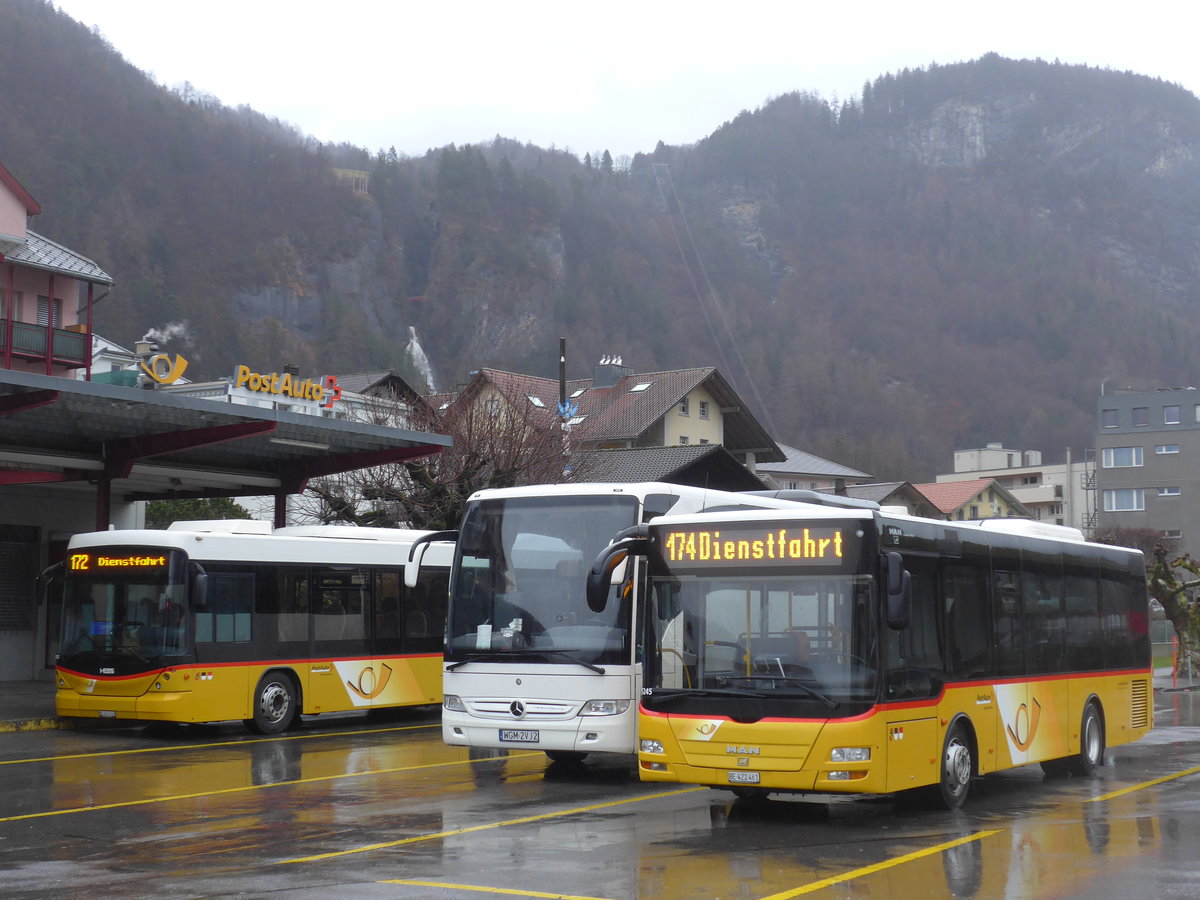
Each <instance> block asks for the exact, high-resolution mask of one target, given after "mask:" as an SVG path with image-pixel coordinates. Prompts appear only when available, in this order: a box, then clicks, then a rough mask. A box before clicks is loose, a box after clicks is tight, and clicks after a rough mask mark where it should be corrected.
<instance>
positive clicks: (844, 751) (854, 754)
mask: <svg viewBox="0 0 1200 900" xmlns="http://www.w3.org/2000/svg"><path fill="white" fill-rule="evenodd" d="M870 760H871V748H870V747H834V748H833V752H832V753H830V754H829V761H830V762H870Z"/></svg>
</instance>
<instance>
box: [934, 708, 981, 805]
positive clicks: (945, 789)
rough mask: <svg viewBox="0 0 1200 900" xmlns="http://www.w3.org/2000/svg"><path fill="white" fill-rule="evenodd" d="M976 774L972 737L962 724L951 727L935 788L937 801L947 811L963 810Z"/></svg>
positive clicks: (947, 735) (947, 734) (943, 749)
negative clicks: (972, 778) (973, 776)
mask: <svg viewBox="0 0 1200 900" xmlns="http://www.w3.org/2000/svg"><path fill="white" fill-rule="evenodd" d="M974 773H975V761H974V758H973V756H972V750H971V736H970V734H969V733H968V732H967V729H966V728H965V727H963V725H962V724H961V723H956V724H954V725H952V726H951V727H950V731H949V732H947V733H946V743H945V745H944V746H943V748H942V765H941V775H940V778H939V781H938V784H937V785H936V787H935V788H934V790H936V791H937V794H936V795H935V796H936V799H938V800H939V801H940V803H941V805H942V806H944V807H945V808H946V809H961V808H962V805H963V804H964V803H966V802H967V792H968V791H970V789H971V776H972V775H973V774H974Z"/></svg>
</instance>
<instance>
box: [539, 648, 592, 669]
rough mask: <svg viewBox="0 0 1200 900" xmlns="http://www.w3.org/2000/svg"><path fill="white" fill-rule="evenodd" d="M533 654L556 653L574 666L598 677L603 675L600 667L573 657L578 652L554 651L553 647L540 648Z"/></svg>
mask: <svg viewBox="0 0 1200 900" xmlns="http://www.w3.org/2000/svg"><path fill="white" fill-rule="evenodd" d="M533 652H534V653H556V654H558V655H559V656H561V657H562V658H563V659H565V660H567V661H568V662H573V663H575V665H577V666H583V667H584V668H585V669H591V670H592V671H593V672H595V673H596V674H598V675H603V674H604V669H603V668H602V667H601V666H597V665H595V664H594V663H590V662H585V661H584V660H582V659H580V658H579V657H578V656H575V655H574V654H576V653H578V652H579V651H578V650H556V649H554V648H553V647H547V648H541V649H538V650H535V651H533Z"/></svg>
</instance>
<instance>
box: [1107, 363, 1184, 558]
mask: <svg viewBox="0 0 1200 900" xmlns="http://www.w3.org/2000/svg"><path fill="white" fill-rule="evenodd" d="M1096 414H1097V429H1096V495H1097V500H1098V509H1099V521H1098V525H1099V527H1100V528H1105V529H1106V528H1144V529H1151V530H1154V531H1157V532H1159V534H1161V535H1162V536H1163V537H1165V538H1172V539H1175V540H1178V541H1179V542H1180V546H1181V547H1182V548H1184V549H1188V550H1190V551H1191V552H1192V553H1193V554H1195V553H1196V552H1197V551H1198V550H1200V391H1197V390H1196V389H1195V388H1190V387H1188V388H1171V389H1167V390H1156V391H1132V390H1118V391H1112V390H1111V389H1109V390H1106V391H1105V393H1104V394H1102V395H1101V397H1100V399H1099V401H1098V402H1097V408H1096Z"/></svg>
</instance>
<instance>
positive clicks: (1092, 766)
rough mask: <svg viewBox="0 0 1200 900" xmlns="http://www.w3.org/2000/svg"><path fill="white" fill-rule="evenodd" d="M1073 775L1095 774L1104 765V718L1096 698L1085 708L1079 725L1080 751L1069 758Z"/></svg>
mask: <svg viewBox="0 0 1200 900" xmlns="http://www.w3.org/2000/svg"><path fill="white" fill-rule="evenodd" d="M1069 763H1070V769H1071V774H1072V775H1095V774H1096V770H1097V769H1098V768H1100V767H1101V766H1102V765H1104V719H1103V718H1101V716H1100V707H1099V705H1098V704H1097V703H1096V701H1095V700H1090V701H1088V705H1087V706H1085V707H1084V708H1083V722H1082V723H1081V724H1080V726H1079V753H1078V754H1077V755H1076V756H1072V757H1070V758H1069Z"/></svg>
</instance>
